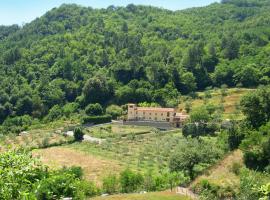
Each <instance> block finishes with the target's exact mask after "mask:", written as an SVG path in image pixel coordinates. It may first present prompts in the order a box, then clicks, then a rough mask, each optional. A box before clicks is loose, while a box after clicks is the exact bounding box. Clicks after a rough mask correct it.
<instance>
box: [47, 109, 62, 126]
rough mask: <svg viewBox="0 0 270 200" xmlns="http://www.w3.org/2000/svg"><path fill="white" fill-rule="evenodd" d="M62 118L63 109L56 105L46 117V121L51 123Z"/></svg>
mask: <svg viewBox="0 0 270 200" xmlns="http://www.w3.org/2000/svg"><path fill="white" fill-rule="evenodd" d="M62 116H63V110H62V108H61V107H60V106H59V105H55V106H53V107H52V108H51V109H50V111H49V114H48V115H47V117H46V120H48V121H50V122H51V121H54V120H56V119H60V118H61V117H62Z"/></svg>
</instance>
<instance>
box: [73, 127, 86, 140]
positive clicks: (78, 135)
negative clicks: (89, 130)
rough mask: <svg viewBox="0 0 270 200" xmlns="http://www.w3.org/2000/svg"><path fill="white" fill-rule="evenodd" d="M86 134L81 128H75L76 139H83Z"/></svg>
mask: <svg viewBox="0 0 270 200" xmlns="http://www.w3.org/2000/svg"><path fill="white" fill-rule="evenodd" d="M83 136H84V132H83V130H82V129H81V128H75V129H74V139H75V141H82V140H83Z"/></svg>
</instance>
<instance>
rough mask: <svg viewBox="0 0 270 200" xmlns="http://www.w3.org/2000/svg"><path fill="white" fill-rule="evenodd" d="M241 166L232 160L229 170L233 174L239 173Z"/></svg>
mask: <svg viewBox="0 0 270 200" xmlns="http://www.w3.org/2000/svg"><path fill="white" fill-rule="evenodd" d="M241 168H242V165H241V164H240V163H238V162H234V163H233V164H232V166H231V171H232V172H233V173H234V174H235V175H237V176H238V175H239V174H240V170H241Z"/></svg>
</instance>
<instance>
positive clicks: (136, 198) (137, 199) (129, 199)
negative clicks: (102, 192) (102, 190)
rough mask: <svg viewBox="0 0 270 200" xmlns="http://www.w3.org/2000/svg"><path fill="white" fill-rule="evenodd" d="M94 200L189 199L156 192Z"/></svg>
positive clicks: (173, 194)
mask: <svg viewBox="0 0 270 200" xmlns="http://www.w3.org/2000/svg"><path fill="white" fill-rule="evenodd" d="M93 200H189V198H188V197H184V196H181V195H177V194H175V193H170V192H154V193H147V194H123V195H113V196H108V197H96V198H93Z"/></svg>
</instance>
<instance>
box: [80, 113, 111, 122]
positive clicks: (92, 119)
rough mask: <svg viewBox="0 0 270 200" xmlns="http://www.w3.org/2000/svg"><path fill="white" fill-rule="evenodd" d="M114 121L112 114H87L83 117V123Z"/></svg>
mask: <svg viewBox="0 0 270 200" xmlns="http://www.w3.org/2000/svg"><path fill="white" fill-rule="evenodd" d="M111 121H112V116H110V115H102V116H85V117H83V118H82V124H88V123H90V124H91V123H92V124H102V123H108V122H111Z"/></svg>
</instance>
